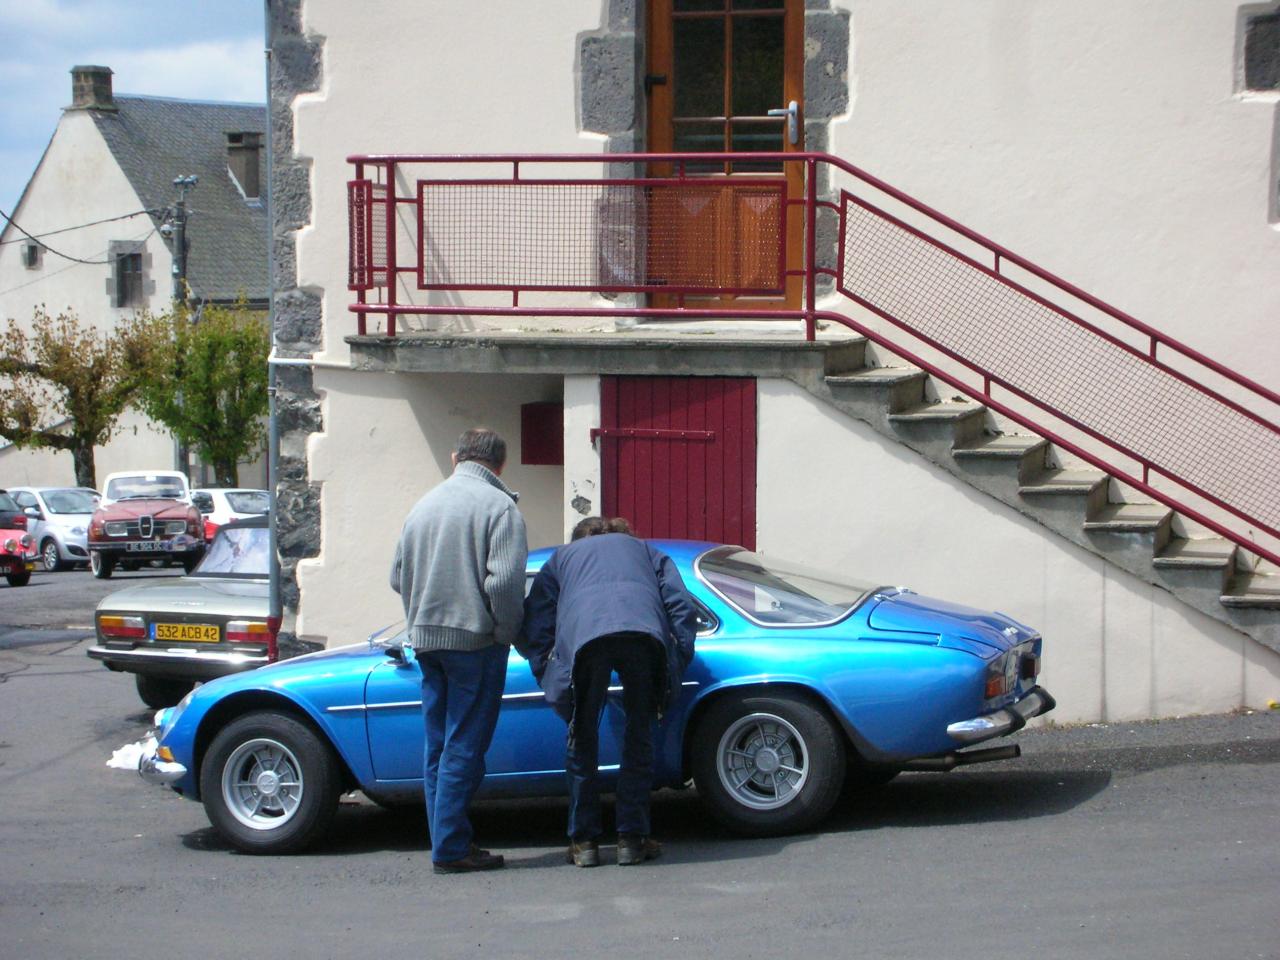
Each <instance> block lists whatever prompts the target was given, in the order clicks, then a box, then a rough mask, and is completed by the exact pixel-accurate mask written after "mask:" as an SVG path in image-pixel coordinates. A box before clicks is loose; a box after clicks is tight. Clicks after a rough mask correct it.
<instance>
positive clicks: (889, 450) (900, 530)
mask: <svg viewBox="0 0 1280 960" xmlns="http://www.w3.org/2000/svg"><path fill="white" fill-rule="evenodd" d="M757 396H758V417H759V437H758V443H759V463H758V466H757V476H758V485H757V503H756V511H757V517H758V521H757V524H758V525H757V546H758V549H759V551H760V552H761V553H762V554H764V555H766V556H768V555H774V556H780V557H795V558H797V559H807V560H809V561H810V562H814V563H817V564H818V565H820V566H825V567H830V568H833V569H838V570H846V571H848V572H850V573H852V574H853V575H855V576H857V577H859V578H861V579H866V580H874V581H877V582H879V583H884V584H891V585H900V586H907V587H910V588H911V589H913V590H915V591H916V592H917V593H921V594H925V595H929V596H936V597H940V598H944V599H949V600H953V601H956V602H958V603H963V604H966V605H969V606H974V607H982V608H986V609H991V610H1000V611H1001V612H1003V613H1007V614H1008V615H1009V616H1011V617H1013V618H1014V619H1016V620H1019V621H1021V622H1023V623H1026V624H1029V625H1031V626H1034V627H1036V628H1037V629H1039V630H1040V631H1041V633H1042V634H1043V635H1044V638H1045V656H1044V674H1043V682H1044V684H1045V686H1046V687H1047V688H1048V689H1049V690H1050V691H1051V692H1052V693H1053V695H1054V696H1055V697H1057V698H1058V701H1059V708H1058V710H1057V711H1056V712H1055V714H1054V717H1055V719H1056V720H1058V721H1072V720H1081V721H1096V720H1108V721H1112V720H1130V719H1138V718H1144V717H1153V716H1171V715H1175V714H1190V713H1210V712H1221V711H1226V710H1232V709H1235V708H1237V707H1240V706H1252V707H1262V706H1265V705H1266V701H1267V700H1268V699H1280V654H1277V653H1276V652H1275V651H1273V650H1270V649H1268V648H1266V647H1264V646H1262V645H1261V644H1259V643H1257V642H1256V641H1254V640H1252V639H1250V638H1248V637H1246V636H1245V635H1244V634H1241V633H1238V632H1237V631H1235V630H1232V629H1231V628H1229V627H1227V626H1225V625H1223V624H1221V623H1219V622H1217V621H1216V620H1211V619H1210V618H1208V617H1206V616H1204V615H1203V614H1200V613H1198V612H1196V611H1194V610H1192V609H1190V608H1189V607H1187V606H1185V605H1184V604H1182V603H1180V602H1179V601H1177V600H1175V599H1174V598H1173V597H1172V596H1171V595H1170V594H1168V593H1166V592H1165V591H1163V590H1161V589H1159V588H1157V587H1154V586H1151V585H1149V584H1146V583H1143V582H1141V581H1139V580H1138V579H1137V578H1135V577H1133V576H1131V575H1129V574H1127V573H1124V572H1123V571H1121V570H1119V569H1117V568H1116V567H1114V566H1112V565H1111V564H1109V563H1107V562H1106V561H1104V560H1102V559H1100V558H1099V557H1096V556H1094V555H1092V554H1089V553H1087V552H1085V551H1084V550H1081V549H1080V548H1078V547H1076V546H1074V545H1073V544H1070V543H1068V542H1067V541H1065V540H1063V539H1062V538H1061V537H1058V536H1057V535H1055V534H1053V533H1051V532H1050V531H1048V530H1047V529H1045V528H1044V527H1042V526H1040V525H1039V524H1037V523H1035V522H1034V521H1032V520H1030V519H1028V518H1026V517H1024V516H1022V515H1021V514H1019V513H1018V512H1017V511H1015V510H1013V509H1011V508H1010V507H1008V506H1006V505H1004V504H1002V503H999V502H998V501H996V500H995V499H993V498H991V497H988V496H986V495H985V494H982V493H979V492H978V491H977V490H975V489H973V488H971V487H968V486H965V485H963V484H960V483H958V482H957V481H956V480H955V478H953V477H952V476H950V475H949V474H947V473H946V472H944V471H943V470H942V469H941V468H939V467H936V466H934V465H933V464H931V463H929V462H928V461H926V460H925V459H923V458H922V457H920V456H918V455H916V454H915V453H913V452H912V451H910V450H908V449H907V448H906V447H903V446H901V445H900V444H897V443H894V442H893V441H891V440H888V439H886V438H884V437H882V436H880V435H879V434H878V433H876V432H875V431H874V430H872V429H871V428H870V427H869V426H867V425H865V424H863V423H861V422H860V421H856V420H853V419H851V418H849V417H846V416H844V415H843V414H841V413H840V412H839V411H837V410H835V409H834V408H832V407H828V406H827V405H825V404H823V403H821V402H819V401H817V400H816V399H814V398H813V397H812V396H811V395H810V394H808V393H806V392H805V391H803V390H802V389H801V388H799V387H798V386H796V385H795V384H792V383H790V382H788V381H781V380H760V381H759V382H758V394H757ZM819 502H820V503H821V508H817V507H815V504H817V503H819Z"/></svg>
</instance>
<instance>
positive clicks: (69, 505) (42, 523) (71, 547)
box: [9, 487, 98, 571]
mask: <svg viewBox="0 0 1280 960" xmlns="http://www.w3.org/2000/svg"><path fill="white" fill-rule="evenodd" d="M9 493H10V494H12V496H13V499H14V500H16V501H17V502H18V506H19V507H21V508H22V511H23V513H25V514H26V515H27V531H28V532H29V533H30V534H31V537H32V539H33V540H35V542H36V545H37V546H38V547H39V549H40V561H41V563H43V564H44V568H45V569H46V570H49V571H56V570H66V569H69V568H70V567H73V566H78V565H82V564H87V563H88V562H89V547H88V545H87V542H86V540H87V537H88V532H89V518H90V517H91V516H93V510H94V507H96V506H97V504H98V493H97V491H96V490H90V489H88V488H86V487H10V488H9Z"/></svg>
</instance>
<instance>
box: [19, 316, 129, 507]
mask: <svg viewBox="0 0 1280 960" xmlns="http://www.w3.org/2000/svg"><path fill="white" fill-rule="evenodd" d="M150 355H151V349H150V347H149V346H148V344H147V342H146V339H145V333H144V332H143V331H141V330H139V329H137V328H135V327H132V326H126V327H121V328H118V329H116V330H114V331H112V332H110V333H104V332H102V331H99V330H96V329H94V328H93V327H90V326H87V325H83V324H81V322H80V321H79V319H77V317H76V316H75V314H74V313H71V312H70V311H68V312H66V313H60V314H58V316H57V317H51V316H49V314H48V312H47V311H46V310H44V309H43V308H39V309H37V310H36V312H35V315H34V318H33V320H32V323H31V325H30V328H29V329H24V327H23V326H22V325H20V324H19V323H18V322H17V320H16V319H13V318H10V320H9V323H8V327H7V329H6V330H5V332H4V334H3V337H2V338H0V436H3V437H5V438H7V439H8V440H11V441H12V442H13V443H14V444H16V445H17V446H19V447H46V448H49V449H53V450H69V451H70V452H71V456H72V458H73V460H74V462H75V471H76V483H77V484H79V485H80V486H82V487H95V488H96V487H97V485H98V482H97V471H96V468H95V465H94V459H93V448H94V447H95V446H97V445H100V444H104V443H106V442H107V441H108V440H110V439H111V437H112V436H113V435H114V434H115V433H116V432H117V429H118V428H117V421H118V420H119V418H120V414H121V413H122V412H123V411H124V409H125V407H126V406H128V405H129V403H130V401H131V400H132V399H133V398H134V396H135V395H136V393H137V390H138V387H139V386H140V384H141V383H142V382H143V381H144V380H146V378H147V367H148V365H149V358H150Z"/></svg>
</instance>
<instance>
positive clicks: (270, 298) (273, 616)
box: [262, 0, 284, 649]
mask: <svg viewBox="0 0 1280 960" xmlns="http://www.w3.org/2000/svg"><path fill="white" fill-rule="evenodd" d="M262 28H263V35H264V37H265V39H266V50H265V51H264V61H265V66H264V68H263V72H264V74H265V82H266V91H267V136H266V141H267V322H268V323H269V324H270V325H271V355H272V357H274V356H275V353H276V287H275V275H276V267H275V254H274V252H273V251H274V250H275V244H274V243H273V242H272V240H273V239H274V236H275V228H276V227H275V220H274V219H272V212H273V208H274V206H275V204H274V199H275V190H274V189H273V186H274V184H273V183H272V182H271V175H272V172H273V167H272V162H271V157H272V151H271V144H272V140H273V139H274V138H273V132H274V127H273V126H272V124H271V0H263V4H262ZM276 381H277V378H276V366H275V364H273V363H270V362H268V365H267V404H268V405H267V423H268V432H267V495H268V498H269V500H268V507H267V510H268V513H267V517H268V523H267V530H268V543H269V545H270V555H271V563H270V568H269V570H270V573H269V579H268V584H269V586H268V588H267V590H268V593H267V617H268V622H269V623H273V624H275V628H276V632H277V635H278V634H279V631H280V629H281V628H282V626H283V622H284V602H283V599H282V597H281V593H280V554H279V549H280V537H279V534H278V533H277V532H276V530H277V527H278V525H279V522H280V521H279V517H278V506H279V498H278V497H277V496H276V484H278V483H279V482H280V424H279V418H278V414H277V409H276V390H277V384H276ZM277 649H279V648H278V647H277Z"/></svg>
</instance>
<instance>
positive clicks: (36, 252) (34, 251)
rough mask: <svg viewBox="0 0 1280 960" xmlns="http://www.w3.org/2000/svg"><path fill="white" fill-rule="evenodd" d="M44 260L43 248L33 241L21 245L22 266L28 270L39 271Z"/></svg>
mask: <svg viewBox="0 0 1280 960" xmlns="http://www.w3.org/2000/svg"><path fill="white" fill-rule="evenodd" d="M43 259H44V247H42V246H41V245H40V244H38V243H36V241H34V240H28V241H27V242H26V243H24V244H23V245H22V265H23V266H24V267H26V268H27V269H28V270H39V269H40V264H41V262H42V261H43Z"/></svg>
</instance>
